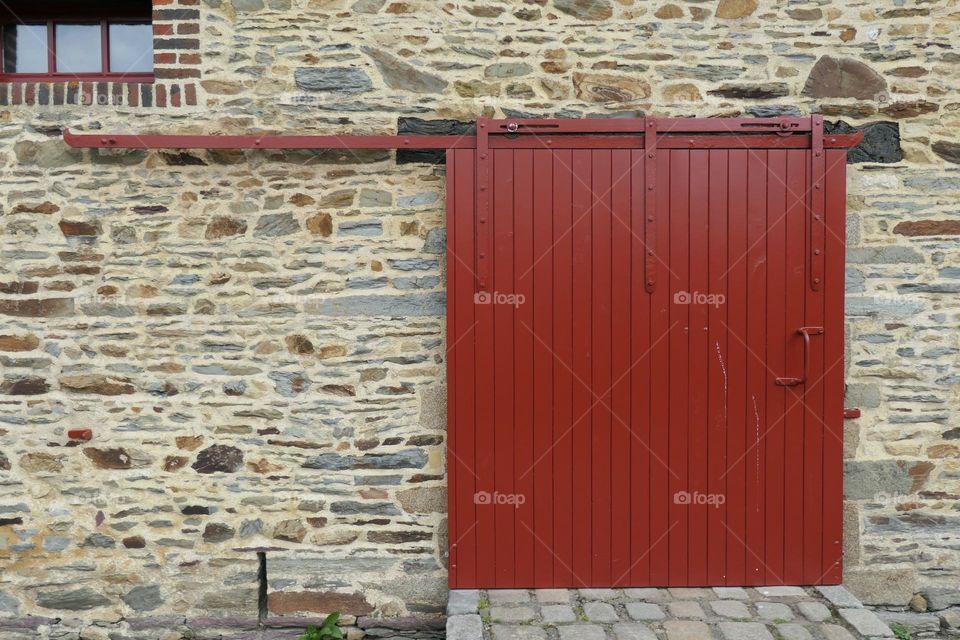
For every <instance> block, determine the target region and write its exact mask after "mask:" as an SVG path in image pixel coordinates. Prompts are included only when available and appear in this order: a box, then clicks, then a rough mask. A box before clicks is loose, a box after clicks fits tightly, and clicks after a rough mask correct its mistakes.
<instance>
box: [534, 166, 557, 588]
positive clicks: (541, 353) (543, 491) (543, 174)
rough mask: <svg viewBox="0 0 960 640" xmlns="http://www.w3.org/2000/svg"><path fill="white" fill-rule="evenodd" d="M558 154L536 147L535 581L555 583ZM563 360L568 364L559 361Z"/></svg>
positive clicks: (537, 583) (537, 584) (548, 583)
mask: <svg viewBox="0 0 960 640" xmlns="http://www.w3.org/2000/svg"><path fill="white" fill-rule="evenodd" d="M553 218H554V212H553V157H552V154H551V152H550V151H548V150H546V149H537V150H535V151H534V152H533V259H534V261H535V264H534V266H533V299H532V300H530V301H525V304H532V305H533V330H534V335H535V339H534V341H533V429H534V434H533V457H534V459H533V460H532V461H531V464H534V465H535V466H534V468H533V481H534V490H533V508H534V531H535V532H536V538H535V540H534V554H533V555H534V581H533V583H534V584H535V585H536V586H538V587H540V586H542V587H547V586H553V564H554V556H553V553H554V552H553V550H554V549H555V547H556V543H555V540H554V535H553V531H554V527H553V505H554V498H553V483H554V477H553V475H554V473H555V471H554V469H555V468H554V464H553V460H554V455H555V452H554V451H552V449H553V446H554V440H553V433H552V432H553V419H554V411H553V375H554V373H553V368H554V363H553V357H554V356H553V353H554V342H553V336H554V333H553V322H554V318H553V262H554V256H553ZM557 366H562V365H557Z"/></svg>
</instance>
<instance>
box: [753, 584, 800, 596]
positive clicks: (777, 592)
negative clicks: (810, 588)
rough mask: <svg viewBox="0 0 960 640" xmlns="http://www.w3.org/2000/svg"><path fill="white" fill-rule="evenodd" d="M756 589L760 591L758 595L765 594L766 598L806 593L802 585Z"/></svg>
mask: <svg viewBox="0 0 960 640" xmlns="http://www.w3.org/2000/svg"><path fill="white" fill-rule="evenodd" d="M757 591H759V592H760V595H762V596H766V597H767V598H790V597H803V596H805V595H807V592H806V591H804V590H803V588H802V587H781V586H775V587H757Z"/></svg>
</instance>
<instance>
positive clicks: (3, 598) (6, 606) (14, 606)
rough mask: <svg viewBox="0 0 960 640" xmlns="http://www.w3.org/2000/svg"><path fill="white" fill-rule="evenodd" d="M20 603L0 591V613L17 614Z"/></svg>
mask: <svg viewBox="0 0 960 640" xmlns="http://www.w3.org/2000/svg"><path fill="white" fill-rule="evenodd" d="M19 609H20V601H19V600H17V599H16V598H14V597H13V596H11V595H9V594H7V593H4V592H2V591H0V611H2V612H3V613H17V611H18V610H19Z"/></svg>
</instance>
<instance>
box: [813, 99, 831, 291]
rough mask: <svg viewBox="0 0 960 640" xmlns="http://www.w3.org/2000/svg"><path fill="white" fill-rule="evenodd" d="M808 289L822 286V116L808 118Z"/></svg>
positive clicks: (823, 226)
mask: <svg viewBox="0 0 960 640" xmlns="http://www.w3.org/2000/svg"><path fill="white" fill-rule="evenodd" d="M810 141H811V145H810V181H811V183H812V189H811V194H812V195H811V200H810V287H811V288H812V289H813V290H814V291H819V290H820V287H821V286H822V285H823V258H824V256H823V251H824V240H825V236H826V227H825V221H824V208H825V202H826V185H825V184H824V181H825V180H824V177H825V173H826V166H827V158H826V155H825V154H824V152H823V116H811V117H810Z"/></svg>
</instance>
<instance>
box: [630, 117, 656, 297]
mask: <svg viewBox="0 0 960 640" xmlns="http://www.w3.org/2000/svg"><path fill="white" fill-rule="evenodd" d="M643 152H644V155H645V156H646V157H645V158H644V165H643V166H644V185H645V188H644V193H645V194H646V195H645V196H644V207H643V214H644V225H643V244H644V254H645V255H644V269H643V276H644V283H643V284H644V287H645V288H646V290H647V293H653V291H654V289H655V288H656V284H657V254H656V247H657V119H656V118H654V117H653V116H646V117H644V119H643ZM634 197H638V196H637V195H634Z"/></svg>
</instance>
